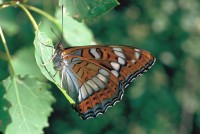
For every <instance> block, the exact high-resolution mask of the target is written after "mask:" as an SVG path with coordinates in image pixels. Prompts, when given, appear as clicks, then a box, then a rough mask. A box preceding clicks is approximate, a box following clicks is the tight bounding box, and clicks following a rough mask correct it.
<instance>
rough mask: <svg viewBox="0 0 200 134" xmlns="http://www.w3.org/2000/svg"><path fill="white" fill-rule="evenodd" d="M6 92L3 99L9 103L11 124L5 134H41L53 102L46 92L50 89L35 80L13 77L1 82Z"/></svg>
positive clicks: (46, 123) (46, 124)
mask: <svg viewBox="0 0 200 134" xmlns="http://www.w3.org/2000/svg"><path fill="white" fill-rule="evenodd" d="M3 85H4V87H5V90H6V94H5V95H4V98H5V99H6V100H8V101H9V102H10V105H11V107H10V108H9V114H10V116H11V120H12V122H11V123H10V124H9V125H8V127H7V129H6V133H7V134H14V133H19V134H41V133H43V128H44V127H47V126H48V122H47V121H48V120H47V119H48V116H49V115H50V113H51V112H52V108H51V105H52V103H53V102H54V101H55V99H54V98H53V96H52V95H51V94H50V92H49V91H48V90H47V89H49V88H50V86H49V85H48V84H45V83H43V82H41V81H39V80H37V79H35V78H31V77H28V76H26V77H23V78H20V77H13V78H8V79H6V80H4V81H3Z"/></svg>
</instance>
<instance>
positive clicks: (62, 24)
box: [61, 5, 63, 40]
mask: <svg viewBox="0 0 200 134" xmlns="http://www.w3.org/2000/svg"><path fill="white" fill-rule="evenodd" d="M62 39H63V5H62V34H61V40H62Z"/></svg>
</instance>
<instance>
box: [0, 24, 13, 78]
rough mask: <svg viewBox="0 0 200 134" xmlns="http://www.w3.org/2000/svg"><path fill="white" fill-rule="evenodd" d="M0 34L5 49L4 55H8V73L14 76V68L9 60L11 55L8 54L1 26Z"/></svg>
mask: <svg viewBox="0 0 200 134" xmlns="http://www.w3.org/2000/svg"><path fill="white" fill-rule="evenodd" d="M0 35H1V39H2V42H3V46H4V48H5V50H6V56H7V57H8V63H9V65H10V75H11V77H14V76H15V71H14V68H13V65H12V62H11V56H10V52H9V50H8V46H7V43H6V39H5V37H4V35H3V31H2V29H1V27H0Z"/></svg>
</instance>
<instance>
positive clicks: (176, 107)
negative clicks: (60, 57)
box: [0, 0, 200, 134]
mask: <svg viewBox="0 0 200 134" xmlns="http://www.w3.org/2000/svg"><path fill="white" fill-rule="evenodd" d="M119 3H120V5H119V6H117V7H116V8H115V9H114V10H111V11H110V12H108V13H107V14H105V15H103V16H101V17H100V18H98V19H96V20H95V21H89V22H86V24H87V25H88V27H89V28H90V29H91V31H92V32H93V34H94V38H95V41H96V42H98V43H99V44H123V45H131V46H136V47H138V48H142V49H145V50H148V51H150V52H151V53H152V54H153V55H154V56H155V57H156V58H157V61H156V63H155V65H154V66H153V67H152V69H151V70H150V71H149V72H148V73H145V75H143V76H142V77H140V78H138V79H136V80H135V81H134V82H133V83H132V84H131V86H129V87H128V89H126V92H125V95H124V97H123V100H122V101H121V102H120V103H117V104H116V106H114V107H112V108H109V109H108V111H107V112H106V113H105V114H104V115H100V116H98V118H96V119H90V120H86V121H83V120H81V119H80V118H79V117H78V114H77V113H76V112H74V111H73V110H72V109H71V107H70V105H69V103H68V101H67V100H66V98H65V97H64V96H63V94H62V93H61V92H60V91H59V90H57V87H56V86H55V85H54V84H52V83H50V84H51V85H52V87H51V89H50V90H51V92H52V94H53V96H54V97H55V98H56V102H55V103H54V104H53V113H52V114H51V116H50V118H49V127H47V128H45V129H44V132H45V133H48V134H50V133H53V134H54V133H55V134H65V133H66V134H67V133H71V134H83V133H106V134H117V133H131V134H169V133H170V134H198V133H200V88H199V87H200V83H199V74H200V60H199V58H200V2H199V1H198V0H190V1H188V0H159V1H157V0H119ZM28 4H30V5H34V6H36V7H38V8H40V9H43V10H45V11H46V12H48V13H49V14H51V15H53V16H54V14H55V11H56V8H57V7H58V3H57V1H52V0H51V1H50V0H42V1H39V0H38V1H37V0H36V1H28ZM55 5H57V6H55ZM32 15H33V16H34V18H35V19H36V20H37V21H38V22H42V23H45V24H46V25H45V26H44V27H42V28H43V30H44V31H47V33H49V34H51V30H50V28H51V27H53V25H54V24H53V23H51V22H48V21H46V19H45V18H43V17H42V16H40V15H38V14H36V13H34V12H32ZM4 24H6V25H4ZM0 25H2V26H4V27H3V30H4V32H5V33H4V34H5V36H6V40H7V44H8V48H9V51H10V53H11V55H12V58H13V64H16V70H18V71H17V72H18V73H19V74H23V75H26V74H29V75H36V76H38V77H39V78H40V79H42V80H44V79H45V78H43V77H42V75H41V74H40V73H39V70H38V68H37V65H36V63H35V60H34V58H33V57H34V48H33V40H34V37H35V35H34V34H35V33H34V29H33V26H32V24H31V23H30V21H29V20H28V18H27V16H26V15H25V13H24V12H23V11H22V10H21V9H19V8H7V9H1V10H0ZM64 27H65V26H64ZM53 36H55V35H53ZM53 36H52V38H53ZM77 38H78V37H77ZM54 39H55V40H56V41H57V39H56V38H55V37H54ZM56 41H55V42H56ZM1 44H2V42H1V41H0V72H1V73H0V80H3V79H5V78H6V77H8V75H9V73H8V72H9V71H8V63H7V61H6V58H5V57H6V56H5V51H4V48H3V45H1ZM77 45H79V44H77ZM85 45H87V44H85ZM25 53H26V54H25ZM25 55H26V56H25ZM23 62H25V64H26V65H27V66H26V67H24V66H21V67H19V65H24V64H23ZM27 63H28V64H27ZM17 67H19V68H17ZM27 67H28V68H31V70H32V71H30V69H28V70H29V71H26V68H27ZM36 70H37V71H36ZM35 73H38V74H35ZM0 93H1V92H0ZM0 96H1V95H0Z"/></svg>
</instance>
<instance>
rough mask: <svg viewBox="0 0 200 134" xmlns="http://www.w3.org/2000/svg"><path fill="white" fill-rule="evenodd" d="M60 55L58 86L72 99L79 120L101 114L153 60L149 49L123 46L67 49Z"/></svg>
mask: <svg viewBox="0 0 200 134" xmlns="http://www.w3.org/2000/svg"><path fill="white" fill-rule="evenodd" d="M62 57H63V62H64V63H65V67H64V68H65V69H63V70H64V71H63V70H62V73H61V75H63V81H62V86H63V88H64V89H66V90H67V92H68V94H69V95H70V96H71V97H72V98H73V99H74V100H75V101H76V104H75V106H74V108H75V109H76V111H77V112H79V114H80V116H81V117H82V118H83V119H87V118H90V117H96V116H97V115H98V114H99V113H104V112H105V111H106V110H107V108H108V107H109V106H112V105H114V104H115V102H117V101H119V100H120V99H121V97H122V95H123V93H124V89H125V88H126V87H127V86H128V84H129V83H130V82H131V81H132V80H133V79H134V78H136V77H137V76H139V75H141V74H142V73H143V72H145V71H147V70H148V69H149V68H150V67H151V66H152V65H153V63H154V62H155V58H154V57H153V56H152V55H151V54H150V53H149V52H147V51H144V50H140V49H136V48H134V47H127V46H109V47H105V46H87V47H73V48H67V49H66V50H64V51H63V52H62ZM71 90H73V91H71Z"/></svg>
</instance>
